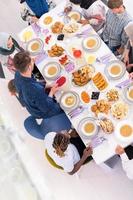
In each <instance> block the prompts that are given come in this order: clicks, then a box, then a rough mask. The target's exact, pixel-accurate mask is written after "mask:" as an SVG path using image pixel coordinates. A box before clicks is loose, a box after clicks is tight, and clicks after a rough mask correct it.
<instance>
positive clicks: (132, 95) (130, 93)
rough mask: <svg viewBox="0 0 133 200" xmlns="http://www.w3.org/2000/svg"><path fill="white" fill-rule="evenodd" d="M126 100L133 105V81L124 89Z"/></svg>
mask: <svg viewBox="0 0 133 200" xmlns="http://www.w3.org/2000/svg"><path fill="white" fill-rule="evenodd" d="M123 94H124V97H125V99H126V101H127V102H128V103H130V104H132V105H133V82H132V83H130V84H129V85H128V86H127V87H125V88H124V89H123Z"/></svg>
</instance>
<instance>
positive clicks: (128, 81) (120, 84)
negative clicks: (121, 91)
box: [116, 79, 132, 88]
mask: <svg viewBox="0 0 133 200" xmlns="http://www.w3.org/2000/svg"><path fill="white" fill-rule="evenodd" d="M131 82H132V80H130V79H126V80H125V81H123V82H121V83H118V84H117V85H116V87H118V88H124V87H126V86H128V85H129V84H130V83H131Z"/></svg>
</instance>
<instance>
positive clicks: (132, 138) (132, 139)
mask: <svg viewBox="0 0 133 200" xmlns="http://www.w3.org/2000/svg"><path fill="white" fill-rule="evenodd" d="M123 125H130V126H131V127H132V134H131V135H130V136H128V137H124V136H122V135H121V134H120V128H121V127H122V126H123ZM115 135H116V137H117V139H119V140H121V141H122V142H133V123H132V122H131V121H129V120H123V121H122V122H120V123H119V124H118V125H117V127H116V130H115Z"/></svg>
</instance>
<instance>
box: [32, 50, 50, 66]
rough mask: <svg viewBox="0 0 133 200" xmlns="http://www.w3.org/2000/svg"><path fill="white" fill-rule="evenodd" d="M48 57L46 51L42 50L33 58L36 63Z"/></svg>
mask: <svg viewBox="0 0 133 200" xmlns="http://www.w3.org/2000/svg"><path fill="white" fill-rule="evenodd" d="M47 57H48V55H47V53H46V52H42V53H40V54H39V55H38V56H37V57H36V59H35V64H36V65H38V64H39V63H40V62H42V61H43V60H44V59H46V58H47Z"/></svg>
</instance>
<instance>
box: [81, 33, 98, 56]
mask: <svg viewBox="0 0 133 200" xmlns="http://www.w3.org/2000/svg"><path fill="white" fill-rule="evenodd" d="M82 46H83V48H84V49H85V50H86V51H88V52H95V51H97V50H98V49H99V48H100V46H101V39H100V37H98V36H97V35H94V34H92V35H89V36H88V37H87V38H84V39H83V40H82Z"/></svg>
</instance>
